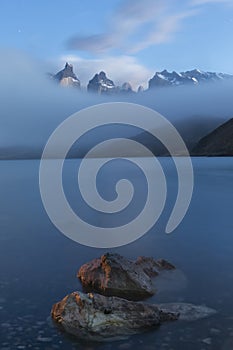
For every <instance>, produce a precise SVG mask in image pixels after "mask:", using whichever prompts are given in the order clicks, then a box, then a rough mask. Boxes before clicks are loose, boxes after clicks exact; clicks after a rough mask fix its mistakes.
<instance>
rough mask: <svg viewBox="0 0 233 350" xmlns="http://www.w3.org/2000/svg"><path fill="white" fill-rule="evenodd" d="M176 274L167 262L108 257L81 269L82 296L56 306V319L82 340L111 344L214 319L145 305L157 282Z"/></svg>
mask: <svg viewBox="0 0 233 350" xmlns="http://www.w3.org/2000/svg"><path fill="white" fill-rule="evenodd" d="M174 269H175V266H174V265H172V264H171V263H169V262H168V261H166V260H164V259H160V260H155V259H153V258H148V257H139V258H138V259H137V260H136V261H131V260H128V259H126V258H125V257H123V256H121V255H119V254H110V253H106V254H104V255H102V256H101V257H100V258H97V259H93V260H92V261H90V262H88V263H86V264H84V265H82V266H81V267H80V269H79V271H78V274H77V277H78V278H79V279H80V281H81V283H82V286H83V292H80V291H75V292H73V293H71V294H69V295H67V296H66V297H64V298H63V299H62V300H61V301H60V302H58V303H56V304H54V305H53V307H52V311H51V316H52V319H53V320H54V322H55V324H56V325H58V326H59V327H60V328H61V329H63V330H64V331H65V332H67V333H69V334H72V335H74V336H76V337H77V338H79V339H83V340H88V341H108V340H111V341H112V340H119V339H124V338H125V337H128V336H131V335H133V334H136V333H139V332H144V331H146V330H150V329H156V328H157V327H159V326H160V325H161V324H162V323H164V322H169V321H176V320H179V319H180V320H183V321H196V320H198V319H201V318H205V317H209V316H211V315H213V314H215V313H216V311H215V310H213V309H210V308H208V307H206V306H195V305H192V304H187V303H167V304H152V303H146V302H142V300H144V299H145V298H148V297H150V296H152V295H153V294H154V293H155V292H156V289H155V287H154V281H153V279H154V278H155V279H156V276H158V275H160V274H162V273H163V272H164V271H166V270H174Z"/></svg>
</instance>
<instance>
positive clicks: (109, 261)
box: [78, 253, 154, 300]
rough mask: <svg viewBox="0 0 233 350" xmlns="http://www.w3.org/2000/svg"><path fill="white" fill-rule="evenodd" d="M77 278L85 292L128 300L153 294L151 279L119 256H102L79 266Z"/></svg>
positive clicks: (132, 263) (137, 267)
mask: <svg viewBox="0 0 233 350" xmlns="http://www.w3.org/2000/svg"><path fill="white" fill-rule="evenodd" d="M78 277H79V278H80V280H81V282H82V285H83V287H84V289H85V290H86V291H95V292H98V293H101V294H103V295H107V296H117V297H122V298H126V299H129V300H142V299H144V298H147V297H149V296H151V295H153V294H154V288H153V285H152V280H151V278H150V277H149V276H148V275H147V274H146V273H145V272H144V271H143V269H142V268H141V266H138V265H136V264H135V263H134V262H132V261H130V260H128V259H126V258H124V257H123V256H121V255H119V254H108V253H107V254H104V255H102V256H101V258H98V259H94V260H92V261H90V262H88V263H86V264H84V265H83V266H81V268H80V270H79V272H78Z"/></svg>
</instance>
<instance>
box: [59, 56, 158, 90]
mask: <svg viewBox="0 0 233 350" xmlns="http://www.w3.org/2000/svg"><path fill="white" fill-rule="evenodd" d="M66 61H68V62H70V63H72V64H73V65H74V68H75V71H76V73H77V75H78V77H79V79H80V80H81V83H82V85H84V86H85V85H87V83H88V81H89V80H90V79H91V78H92V77H93V75H94V74H95V73H97V72H100V71H101V70H103V71H105V72H106V74H107V75H108V76H109V78H110V79H112V80H113V81H114V82H115V83H116V84H117V85H122V84H123V83H124V82H129V83H130V84H131V85H132V86H133V88H134V89H137V87H138V86H139V85H143V87H145V88H147V83H148V80H149V79H150V78H151V77H152V76H153V73H154V72H153V71H151V70H149V69H148V68H146V67H145V66H143V65H142V64H140V63H139V62H138V61H137V59H136V58H135V57H132V56H116V57H103V58H97V59H84V58H81V57H79V56H75V55H70V56H62V57H61V58H60V62H61V65H63V64H64V63H65V62H66Z"/></svg>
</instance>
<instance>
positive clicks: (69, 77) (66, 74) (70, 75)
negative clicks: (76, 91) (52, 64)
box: [53, 62, 80, 88]
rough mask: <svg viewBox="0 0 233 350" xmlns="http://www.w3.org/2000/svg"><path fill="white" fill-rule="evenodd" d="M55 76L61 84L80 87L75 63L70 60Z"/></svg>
mask: <svg viewBox="0 0 233 350" xmlns="http://www.w3.org/2000/svg"><path fill="white" fill-rule="evenodd" d="M53 77H54V79H55V80H57V81H58V82H59V84H61V85H64V86H73V87H77V88H80V81H79V79H78V78H77V76H76V75H75V74H74V71H73V65H72V64H69V63H68V62H66V64H65V67H64V68H63V69H62V70H61V71H60V72H58V73H57V74H55V75H54V76H53Z"/></svg>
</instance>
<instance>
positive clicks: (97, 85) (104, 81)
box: [87, 71, 115, 94]
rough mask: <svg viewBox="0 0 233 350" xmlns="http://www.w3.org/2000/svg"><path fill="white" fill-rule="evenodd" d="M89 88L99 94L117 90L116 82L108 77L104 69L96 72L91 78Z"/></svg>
mask: <svg viewBox="0 0 233 350" xmlns="http://www.w3.org/2000/svg"><path fill="white" fill-rule="evenodd" d="M87 90H88V91H92V92H97V93H99V94H102V93H107V94H109V93H112V92H115V84H114V82H113V81H112V80H110V79H108V78H107V76H106V73H105V72H104V71H101V72H100V73H99V74H98V73H96V74H95V75H94V77H93V78H92V79H91V80H89V83H88V85H87Z"/></svg>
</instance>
